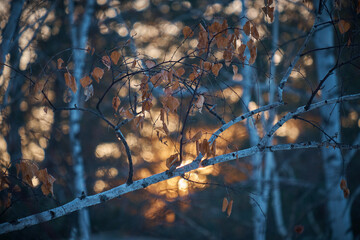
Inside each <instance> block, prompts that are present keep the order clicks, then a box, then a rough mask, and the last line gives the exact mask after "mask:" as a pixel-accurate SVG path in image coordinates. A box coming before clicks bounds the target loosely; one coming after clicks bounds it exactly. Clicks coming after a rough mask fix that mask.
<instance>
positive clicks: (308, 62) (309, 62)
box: [304, 55, 314, 66]
mask: <svg viewBox="0 0 360 240" xmlns="http://www.w3.org/2000/svg"><path fill="white" fill-rule="evenodd" d="M304 63H305V65H306V66H311V65H312V64H313V63H314V60H313V59H312V57H311V56H308V55H307V56H305V58H304Z"/></svg>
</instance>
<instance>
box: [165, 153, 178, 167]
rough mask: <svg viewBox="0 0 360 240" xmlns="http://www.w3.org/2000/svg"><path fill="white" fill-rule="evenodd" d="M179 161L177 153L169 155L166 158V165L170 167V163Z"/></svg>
mask: <svg viewBox="0 0 360 240" xmlns="http://www.w3.org/2000/svg"><path fill="white" fill-rule="evenodd" d="M179 162H180V159H179V154H174V155H171V156H170V157H169V158H168V159H166V167H167V168H169V169H170V167H171V166H172V165H174V164H175V163H179Z"/></svg>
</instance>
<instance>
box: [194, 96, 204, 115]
mask: <svg viewBox="0 0 360 240" xmlns="http://www.w3.org/2000/svg"><path fill="white" fill-rule="evenodd" d="M204 102H205V98H204V96H203V95H200V96H199V98H198V100H197V101H196V103H195V106H196V107H197V108H198V109H199V112H200V113H201V111H202V108H203V106H204Z"/></svg>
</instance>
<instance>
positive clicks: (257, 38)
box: [251, 25, 260, 40]
mask: <svg viewBox="0 0 360 240" xmlns="http://www.w3.org/2000/svg"><path fill="white" fill-rule="evenodd" d="M251 36H253V37H254V38H255V39H256V40H259V38H260V36H259V32H258V31H257V29H256V27H255V26H254V25H253V26H252V27H251Z"/></svg>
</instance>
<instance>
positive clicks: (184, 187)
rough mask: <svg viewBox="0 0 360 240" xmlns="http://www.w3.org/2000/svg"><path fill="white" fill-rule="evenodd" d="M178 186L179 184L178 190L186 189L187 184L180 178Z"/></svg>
mask: <svg viewBox="0 0 360 240" xmlns="http://www.w3.org/2000/svg"><path fill="white" fill-rule="evenodd" d="M178 186H179V190H181V191H185V190H187V189H188V187H189V184H188V182H187V181H186V180H185V179H183V178H182V179H180V180H179V182H178Z"/></svg>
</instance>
